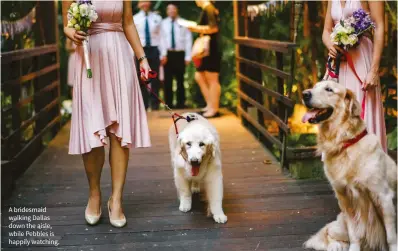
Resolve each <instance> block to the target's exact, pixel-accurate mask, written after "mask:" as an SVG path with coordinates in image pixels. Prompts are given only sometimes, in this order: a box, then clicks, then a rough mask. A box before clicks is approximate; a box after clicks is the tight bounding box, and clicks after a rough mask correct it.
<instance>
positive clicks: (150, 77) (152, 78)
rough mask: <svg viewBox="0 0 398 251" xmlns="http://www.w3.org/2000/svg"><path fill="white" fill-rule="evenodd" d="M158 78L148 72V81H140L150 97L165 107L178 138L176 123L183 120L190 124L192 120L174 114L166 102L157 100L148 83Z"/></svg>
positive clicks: (151, 72)
mask: <svg viewBox="0 0 398 251" xmlns="http://www.w3.org/2000/svg"><path fill="white" fill-rule="evenodd" d="M141 73H143V71H141ZM157 76H158V73H157V72H156V71H149V72H148V80H147V81H142V83H143V84H144V85H145V87H146V88H147V89H148V91H149V92H150V93H152V95H153V96H154V97H155V98H156V99H157V100H158V101H159V102H160V103H162V104H163V105H164V107H166V109H167V111H168V112H169V113H170V115H171V118H172V120H173V123H174V128H175V132H176V135H177V137H178V128H177V121H178V120H180V119H184V120H186V121H187V122H191V121H192V120H193V119H192V118H191V117H189V116H188V117H184V116H182V115H180V114H178V113H176V112H174V111H173V110H172V109H171V108H170V107H169V106H168V105H167V104H166V102H164V101H163V100H162V99H161V98H159V96H158V95H156V93H155V92H154V91H153V90H152V88H151V87H150V86H149V84H150V82H151V81H152V80H154V79H155V78H156V77H157Z"/></svg>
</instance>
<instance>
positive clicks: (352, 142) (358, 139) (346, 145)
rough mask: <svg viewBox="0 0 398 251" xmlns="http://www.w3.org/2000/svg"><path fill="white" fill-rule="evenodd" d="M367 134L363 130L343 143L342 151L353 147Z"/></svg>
mask: <svg viewBox="0 0 398 251" xmlns="http://www.w3.org/2000/svg"><path fill="white" fill-rule="evenodd" d="M367 134H368V131H367V130H366V129H365V130H363V131H362V132H361V133H360V134H358V135H357V136H356V137H355V138H352V139H349V140H347V141H346V142H344V145H343V149H342V150H344V149H346V148H348V147H350V146H352V145H354V144H355V143H357V142H358V141H360V140H361V139H362V138H363V137H365V136H366V135H367Z"/></svg>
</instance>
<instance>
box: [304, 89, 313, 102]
mask: <svg viewBox="0 0 398 251" xmlns="http://www.w3.org/2000/svg"><path fill="white" fill-rule="evenodd" d="M311 96H312V95H311V91H310V90H307V91H304V92H303V100H304V101H309V100H310V99H311Z"/></svg>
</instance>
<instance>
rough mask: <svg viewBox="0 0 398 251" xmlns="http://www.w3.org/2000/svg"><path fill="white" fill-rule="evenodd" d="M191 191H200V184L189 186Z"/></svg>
mask: <svg viewBox="0 0 398 251" xmlns="http://www.w3.org/2000/svg"><path fill="white" fill-rule="evenodd" d="M191 193H200V186H196V185H195V186H194V185H192V186H191Z"/></svg>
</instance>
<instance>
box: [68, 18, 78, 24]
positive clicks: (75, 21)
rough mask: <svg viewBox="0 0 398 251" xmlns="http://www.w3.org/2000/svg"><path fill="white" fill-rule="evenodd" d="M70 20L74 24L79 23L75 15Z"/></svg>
mask: <svg viewBox="0 0 398 251" xmlns="http://www.w3.org/2000/svg"><path fill="white" fill-rule="evenodd" d="M69 22H70V23H71V24H72V25H75V24H76V23H77V20H76V19H75V18H74V17H72V18H71V19H70V20H69Z"/></svg>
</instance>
